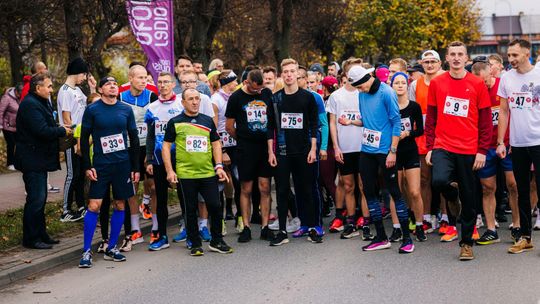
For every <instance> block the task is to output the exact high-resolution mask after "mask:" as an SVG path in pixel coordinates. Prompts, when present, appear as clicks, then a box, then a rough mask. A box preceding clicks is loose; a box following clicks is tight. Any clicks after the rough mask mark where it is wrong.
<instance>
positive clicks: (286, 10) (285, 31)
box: [279, 0, 293, 63]
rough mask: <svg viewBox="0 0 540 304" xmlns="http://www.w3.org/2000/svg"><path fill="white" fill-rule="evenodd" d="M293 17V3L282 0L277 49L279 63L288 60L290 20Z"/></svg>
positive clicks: (290, 0) (289, 0) (288, 0)
mask: <svg viewBox="0 0 540 304" xmlns="http://www.w3.org/2000/svg"><path fill="white" fill-rule="evenodd" d="M292 15H293V1H292V0H283V10H282V11H281V41H280V48H279V57H280V58H279V61H280V63H281V60H283V59H285V58H289V57H290V55H289V48H290V39H291V20H292Z"/></svg>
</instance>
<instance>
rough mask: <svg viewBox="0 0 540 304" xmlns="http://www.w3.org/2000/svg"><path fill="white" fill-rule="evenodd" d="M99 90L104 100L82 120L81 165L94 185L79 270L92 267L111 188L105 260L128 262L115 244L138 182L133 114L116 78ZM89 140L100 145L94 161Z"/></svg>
mask: <svg viewBox="0 0 540 304" xmlns="http://www.w3.org/2000/svg"><path fill="white" fill-rule="evenodd" d="M99 88H100V89H101V91H100V93H101V94H102V97H101V100H98V101H96V102H94V103H93V104H91V105H89V106H88V107H87V109H86V111H85V112H84V115H83V119H82V130H81V150H82V151H81V153H82V157H83V159H82V161H83V162H82V164H83V169H84V170H85V172H86V176H87V177H88V179H90V181H91V182H90V190H89V193H88V198H89V200H88V211H87V212H86V215H85V216H84V246H83V255H82V258H81V260H80V262H79V267H80V268H89V267H92V252H91V246H92V238H93V236H94V232H95V230H96V225H97V220H98V216H99V210H100V207H101V203H102V200H103V197H104V196H105V194H106V192H107V189H108V187H109V185H112V189H113V198H114V201H113V207H114V211H113V214H112V217H111V235H110V238H109V246H108V248H107V251H106V252H105V255H104V256H103V257H104V259H105V260H112V261H115V262H121V261H125V260H126V257H125V256H124V255H122V254H121V253H120V251H119V250H118V249H117V247H116V243H117V241H118V236H119V235H120V230H121V229H122V223H123V222H124V206H125V200H127V199H130V198H131V197H133V196H135V189H134V187H133V183H134V182H138V181H139V137H138V132H137V125H136V123H135V116H134V114H133V111H132V109H131V108H130V107H129V106H127V105H126V104H125V103H121V102H118V100H117V96H118V84H117V82H116V80H115V79H114V78H113V77H104V78H102V79H101V80H100V81H99ZM90 136H92V138H93V140H94V141H95V142H97V143H98V144H97V145H94V147H93V155H94V156H93V160H92V161H90V142H89V137H90ZM128 137H129V143H130V146H129V148H128V145H127V140H128ZM128 150H129V151H128Z"/></svg>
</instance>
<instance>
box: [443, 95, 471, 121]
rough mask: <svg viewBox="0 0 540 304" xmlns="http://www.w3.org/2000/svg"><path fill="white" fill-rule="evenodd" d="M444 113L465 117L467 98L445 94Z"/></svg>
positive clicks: (467, 109) (467, 110)
mask: <svg viewBox="0 0 540 304" xmlns="http://www.w3.org/2000/svg"><path fill="white" fill-rule="evenodd" d="M443 113H444V114H448V115H453V116H459V117H467V116H468V115H469V100H468V99H463V98H457V97H452V96H447V97H446V101H445V103H444V110H443Z"/></svg>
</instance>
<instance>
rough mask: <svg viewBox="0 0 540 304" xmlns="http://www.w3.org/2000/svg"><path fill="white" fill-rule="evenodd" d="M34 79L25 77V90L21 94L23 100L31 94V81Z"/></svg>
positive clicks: (28, 76) (30, 76) (29, 76)
mask: <svg viewBox="0 0 540 304" xmlns="http://www.w3.org/2000/svg"><path fill="white" fill-rule="evenodd" d="M31 79H32V75H25V76H24V77H23V89H22V92H21V99H20V100H23V99H24V97H25V96H26V95H27V94H28V92H30V80H31Z"/></svg>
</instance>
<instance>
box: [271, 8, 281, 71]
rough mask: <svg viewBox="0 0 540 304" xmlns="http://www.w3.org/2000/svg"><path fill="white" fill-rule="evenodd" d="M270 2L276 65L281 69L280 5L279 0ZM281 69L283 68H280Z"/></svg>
mask: <svg viewBox="0 0 540 304" xmlns="http://www.w3.org/2000/svg"><path fill="white" fill-rule="evenodd" d="M268 2H269V4H270V28H271V29H272V48H273V53H274V59H275V60H276V66H277V67H278V69H280V68H279V67H280V65H279V64H280V60H279V48H280V44H279V42H280V37H281V31H280V29H279V24H278V20H279V6H278V0H269V1H268ZM280 70H281V69H280Z"/></svg>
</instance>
